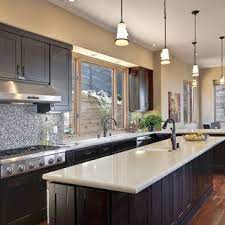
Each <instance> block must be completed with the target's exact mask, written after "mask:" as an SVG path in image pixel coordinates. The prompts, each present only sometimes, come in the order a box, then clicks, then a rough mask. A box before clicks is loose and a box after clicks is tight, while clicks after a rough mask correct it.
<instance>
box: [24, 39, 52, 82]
mask: <svg viewBox="0 0 225 225" xmlns="http://www.w3.org/2000/svg"><path fill="white" fill-rule="evenodd" d="M21 77H22V79H25V80H26V81H33V82H41V83H49V44H47V43H44V42H40V41H37V40H33V39H31V38H24V37H23V38H22V68H21Z"/></svg>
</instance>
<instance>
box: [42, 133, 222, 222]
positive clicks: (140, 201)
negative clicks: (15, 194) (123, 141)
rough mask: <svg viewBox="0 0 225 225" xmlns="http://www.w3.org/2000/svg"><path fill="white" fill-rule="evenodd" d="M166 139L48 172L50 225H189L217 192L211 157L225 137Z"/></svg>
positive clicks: (46, 177) (46, 178)
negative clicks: (174, 144)
mask: <svg viewBox="0 0 225 225" xmlns="http://www.w3.org/2000/svg"><path fill="white" fill-rule="evenodd" d="M177 140H178V142H179V143H180V148H179V149H178V150H176V151H169V150H170V141H169V140H164V141H161V142H157V143H154V144H151V145H147V146H143V147H140V148H136V149H133V150H129V151H126V152H122V153H119V154H115V155H112V156H107V157H104V158H100V159H96V160H93V161H89V162H85V163H82V164H79V165H76V166H72V167H68V168H65V169H61V170H57V171H54V172H51V173H47V174H45V175H44V176H43V179H45V180H47V181H48V191H49V222H50V225H65V224H66V225H72V224H73V225H74V224H76V225H109V224H110V225H120V224H121V225H158V224H159V225H172V224H185V223H186V221H187V220H188V219H189V218H190V217H191V216H192V215H193V213H194V212H195V211H196V209H198V207H199V206H200V205H201V203H202V202H203V201H204V200H205V199H206V197H207V196H208V195H209V194H210V192H211V191H212V173H211V164H212V160H211V159H212V157H211V155H212V154H211V153H212V151H213V150H214V148H215V147H216V146H217V145H218V144H220V143H222V142H224V140H225V138H224V137H209V139H208V140H207V141H201V142H186V141H185V140H184V139H183V138H182V137H178V138H177Z"/></svg>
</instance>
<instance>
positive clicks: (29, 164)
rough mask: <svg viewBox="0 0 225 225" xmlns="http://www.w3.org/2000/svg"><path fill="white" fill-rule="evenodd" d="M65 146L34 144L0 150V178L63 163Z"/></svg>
mask: <svg viewBox="0 0 225 225" xmlns="http://www.w3.org/2000/svg"><path fill="white" fill-rule="evenodd" d="M65 150H66V148H65V147H64V148H63V147H62V148H61V147H60V146H50V145H36V146H30V147H24V148H16V149H10V150H3V151H0V172H1V179H2V178H7V177H11V176H16V175H20V174H23V173H28V172H32V171H34V170H40V169H43V168H48V167H52V166H56V165H58V164H63V163H65Z"/></svg>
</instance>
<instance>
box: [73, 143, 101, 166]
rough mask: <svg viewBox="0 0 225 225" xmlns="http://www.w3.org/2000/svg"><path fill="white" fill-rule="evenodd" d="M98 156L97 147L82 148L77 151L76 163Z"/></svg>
mask: <svg viewBox="0 0 225 225" xmlns="http://www.w3.org/2000/svg"><path fill="white" fill-rule="evenodd" d="M95 158H97V147H91V148H86V149H81V150H79V151H77V152H76V163H81V162H86V161H88V160H91V159H95Z"/></svg>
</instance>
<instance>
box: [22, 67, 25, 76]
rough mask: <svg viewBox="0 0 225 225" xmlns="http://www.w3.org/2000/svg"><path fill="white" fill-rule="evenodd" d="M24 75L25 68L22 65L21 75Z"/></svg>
mask: <svg viewBox="0 0 225 225" xmlns="http://www.w3.org/2000/svg"><path fill="white" fill-rule="evenodd" d="M24 75H25V68H24V66H22V76H23V77H24Z"/></svg>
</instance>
